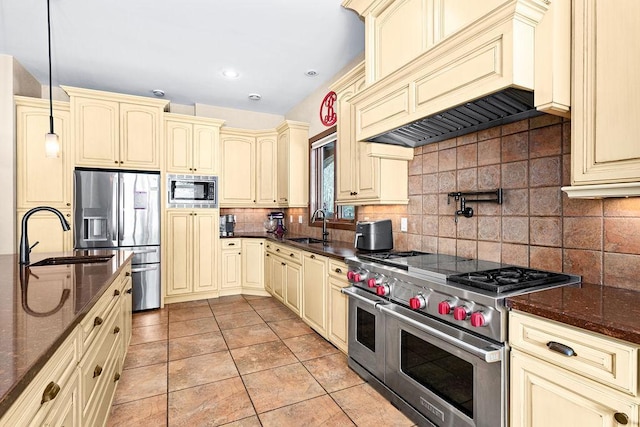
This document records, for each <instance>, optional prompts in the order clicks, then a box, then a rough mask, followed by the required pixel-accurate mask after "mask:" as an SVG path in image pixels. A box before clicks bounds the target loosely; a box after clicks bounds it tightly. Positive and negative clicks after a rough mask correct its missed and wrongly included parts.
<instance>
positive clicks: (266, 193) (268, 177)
mask: <svg viewBox="0 0 640 427" xmlns="http://www.w3.org/2000/svg"><path fill="white" fill-rule="evenodd" d="M277 155H278V154H277V142H276V137H275V136H272V137H258V139H257V141H256V168H257V175H256V178H257V181H256V203H257V204H258V205H261V206H276V197H278V196H277V194H276V182H277V176H276V172H277V171H276V165H277V162H278V158H277Z"/></svg>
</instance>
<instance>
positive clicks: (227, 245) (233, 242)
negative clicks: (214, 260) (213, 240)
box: [220, 239, 242, 250]
mask: <svg viewBox="0 0 640 427" xmlns="http://www.w3.org/2000/svg"><path fill="white" fill-rule="evenodd" d="M220 243H221V245H222V250H225V249H242V239H220Z"/></svg>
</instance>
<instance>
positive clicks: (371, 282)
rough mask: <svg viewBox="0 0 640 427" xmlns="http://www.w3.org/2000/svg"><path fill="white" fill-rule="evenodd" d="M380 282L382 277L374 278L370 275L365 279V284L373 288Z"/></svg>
mask: <svg viewBox="0 0 640 427" xmlns="http://www.w3.org/2000/svg"><path fill="white" fill-rule="evenodd" d="M380 283H382V279H376V278H375V277H372V278H370V279H369V280H367V286H368V287H370V288H375V287H376V286H378V285H379V284H380Z"/></svg>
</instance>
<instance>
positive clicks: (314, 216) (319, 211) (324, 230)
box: [311, 209, 329, 245]
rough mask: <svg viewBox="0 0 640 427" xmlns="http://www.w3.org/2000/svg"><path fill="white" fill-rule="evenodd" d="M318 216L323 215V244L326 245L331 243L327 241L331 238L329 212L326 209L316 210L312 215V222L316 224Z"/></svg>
mask: <svg viewBox="0 0 640 427" xmlns="http://www.w3.org/2000/svg"><path fill="white" fill-rule="evenodd" d="M318 214H322V244H324V245H326V244H327V242H328V241H329V240H328V239H327V238H328V237H329V232H328V231H327V212H326V211H325V210H324V209H316V211H315V212H314V213H313V215H311V222H316V220H317V219H318Z"/></svg>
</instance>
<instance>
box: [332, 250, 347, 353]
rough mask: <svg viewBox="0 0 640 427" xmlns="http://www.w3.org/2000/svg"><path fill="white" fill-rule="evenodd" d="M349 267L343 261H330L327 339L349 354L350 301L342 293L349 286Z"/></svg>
mask: <svg viewBox="0 0 640 427" xmlns="http://www.w3.org/2000/svg"><path fill="white" fill-rule="evenodd" d="M346 275H347V265H346V264H345V263H344V262H342V261H337V260H334V259H329V279H328V280H329V282H328V286H327V339H328V340H329V341H331V342H332V343H333V344H334V345H335V346H336V347H338V348H339V349H340V350H342V351H343V352H344V353H347V346H348V327H347V323H348V320H349V299H348V297H347V296H346V295H345V294H343V293H342V292H341V290H342V288H344V287H347V286H349V281H348V280H347V276H346Z"/></svg>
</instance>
